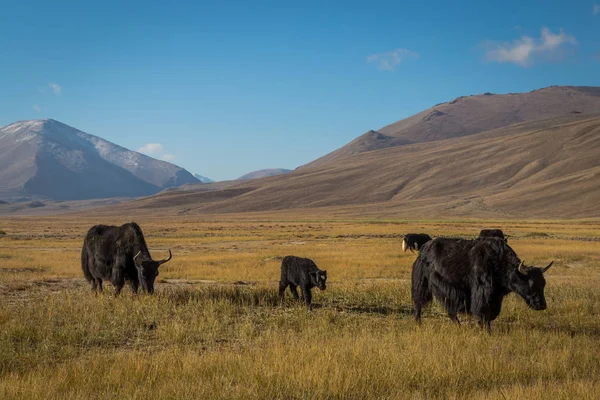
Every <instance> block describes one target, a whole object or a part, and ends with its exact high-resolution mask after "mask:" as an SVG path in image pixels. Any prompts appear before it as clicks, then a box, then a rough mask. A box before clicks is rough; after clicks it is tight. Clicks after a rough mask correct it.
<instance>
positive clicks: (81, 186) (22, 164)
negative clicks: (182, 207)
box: [0, 119, 199, 200]
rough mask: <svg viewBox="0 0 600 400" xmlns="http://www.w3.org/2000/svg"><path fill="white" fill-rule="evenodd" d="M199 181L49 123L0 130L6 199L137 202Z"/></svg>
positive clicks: (1, 190)
mask: <svg viewBox="0 0 600 400" xmlns="http://www.w3.org/2000/svg"><path fill="white" fill-rule="evenodd" d="M198 182H199V181H198V180H197V179H196V178H194V177H193V176H192V174H190V173H189V172H188V171H186V170H185V169H183V168H180V167H178V166H176V165H174V164H171V163H168V162H165V161H159V160H155V159H153V158H151V157H148V156H145V155H143V154H140V153H137V152H135V151H131V150H127V149H125V148H123V147H121V146H118V145H116V144H113V143H111V142H109V141H106V140H104V139H101V138H99V137H97V136H93V135H90V134H87V133H85V132H82V131H80V130H78V129H75V128H73V127H70V126H68V125H65V124H63V123H61V122H58V121H55V120H53V119H43V120H32V121H20V122H15V123H13V124H10V125H8V126H5V127H3V128H0V196H1V197H2V198H3V199H5V200H11V199H17V198H19V197H25V198H31V199H54V200H81V199H93V198H108V197H137V196H146V195H151V194H155V193H157V192H159V191H161V190H163V189H165V188H169V187H173V186H179V185H183V184H186V183H198Z"/></svg>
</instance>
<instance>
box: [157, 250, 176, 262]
mask: <svg viewBox="0 0 600 400" xmlns="http://www.w3.org/2000/svg"><path fill="white" fill-rule="evenodd" d="M171 257H173V255H172V254H171V249H169V258H165V259H164V260H160V261H159V262H158V265H161V264H164V263H166V262H167V261H169V260H170V259H171Z"/></svg>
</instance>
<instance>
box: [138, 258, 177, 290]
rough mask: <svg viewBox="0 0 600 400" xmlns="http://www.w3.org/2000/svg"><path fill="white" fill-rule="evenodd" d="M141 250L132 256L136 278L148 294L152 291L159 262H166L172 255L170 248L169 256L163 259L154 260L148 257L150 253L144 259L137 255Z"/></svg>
mask: <svg viewBox="0 0 600 400" xmlns="http://www.w3.org/2000/svg"><path fill="white" fill-rule="evenodd" d="M141 253H142V252H141V250H140V251H138V253H137V254H136V255H135V257H133V262H134V263H135V267H136V269H137V272H138V280H139V282H140V284H141V285H142V289H143V290H144V291H146V292H148V293H150V294H152V293H154V280H155V279H156V277H157V276H158V267H160V266H161V264H164V263H166V262H167V261H169V260H170V259H171V257H172V254H171V250H169V258H165V259H164V260H160V261H154V260H153V259H152V258H150V255H149V254H148V255H147V258H148V259H146V260H144V259H138V256H139V255H140V254H141Z"/></svg>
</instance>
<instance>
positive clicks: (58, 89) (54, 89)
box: [48, 82, 62, 96]
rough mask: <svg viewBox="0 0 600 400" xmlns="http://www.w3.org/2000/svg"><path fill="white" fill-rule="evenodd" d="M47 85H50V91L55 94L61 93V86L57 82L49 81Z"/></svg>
mask: <svg viewBox="0 0 600 400" xmlns="http://www.w3.org/2000/svg"><path fill="white" fill-rule="evenodd" d="M48 86H49V87H50V89H52V92H53V93H54V94H55V95H57V96H60V94H61V93H62V87H61V86H60V85H59V84H58V83H54V82H50V83H49V84H48Z"/></svg>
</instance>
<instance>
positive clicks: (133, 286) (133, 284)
mask: <svg viewBox="0 0 600 400" xmlns="http://www.w3.org/2000/svg"><path fill="white" fill-rule="evenodd" d="M127 283H129V287H130V288H131V291H132V292H133V294H137V292H138V289H139V287H140V283H139V282H138V281H136V280H133V279H130V280H129V281H128V282H127Z"/></svg>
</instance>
